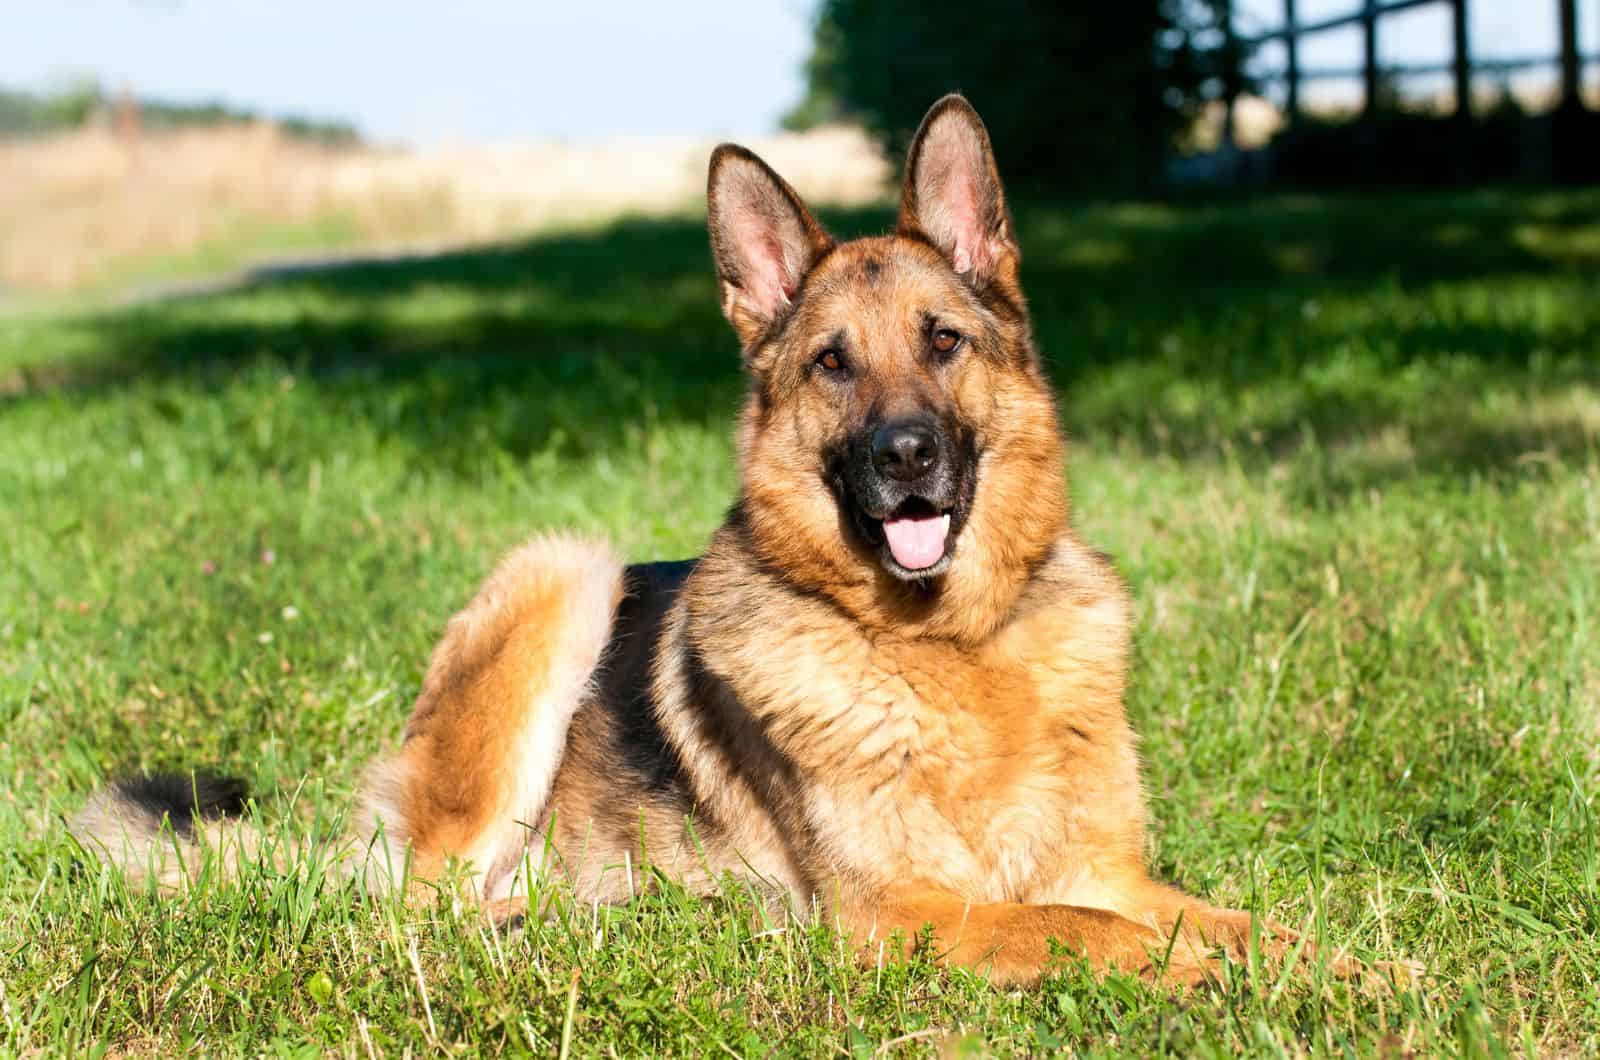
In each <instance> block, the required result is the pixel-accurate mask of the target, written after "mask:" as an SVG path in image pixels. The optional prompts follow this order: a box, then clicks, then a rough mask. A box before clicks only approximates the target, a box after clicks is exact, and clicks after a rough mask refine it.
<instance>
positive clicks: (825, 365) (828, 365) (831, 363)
mask: <svg viewBox="0 0 1600 1060" xmlns="http://www.w3.org/2000/svg"><path fill="white" fill-rule="evenodd" d="M817 367H818V368H821V369H822V370H823V371H825V372H842V371H844V358H843V357H842V356H840V354H839V351H838V350H836V349H834V348H833V347H832V346H829V347H828V348H827V349H825V350H823V351H822V352H821V353H819V354H817Z"/></svg>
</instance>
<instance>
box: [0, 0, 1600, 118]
mask: <svg viewBox="0 0 1600 1060" xmlns="http://www.w3.org/2000/svg"><path fill="white" fill-rule="evenodd" d="M1356 2H1357V0H1300V10H1301V12H1302V17H1303V18H1308V19H1309V18H1318V17H1322V16H1324V15H1327V14H1338V13H1341V12H1343V11H1346V10H1349V9H1351V8H1352V7H1354V6H1356ZM1236 3H1237V5H1238V10H1239V11H1240V17H1241V19H1242V20H1243V21H1244V23H1245V24H1246V26H1250V25H1258V26H1263V27H1265V26H1270V25H1272V24H1275V23H1276V21H1277V19H1278V17H1279V13H1280V12H1281V10H1282V0H1236ZM18 8H21V9H20V10H19V9H18ZM814 10H815V0H743V2H740V0H677V2H674V0H664V2H663V0H658V2H654V3H651V2H644V0H576V2H574V0H455V2H450V3H440V2H437V0H435V2H428V3H423V2H418V0H388V2H378V0H315V2H313V0H32V2H29V3H27V4H26V5H25V6H24V5H21V4H18V5H14V6H12V9H11V10H10V11H9V12H8V13H7V23H8V25H7V30H6V32H5V33H4V34H0V79H3V81H4V83H5V84H7V85H11V86H17V87H25V88H48V87H50V86H52V85H56V84H59V83H61V82H62V81H63V80H64V79H66V78H68V77H71V76H77V75H90V76H95V77H98V78H100V79H101V81H102V83H104V84H105V85H106V86H107V87H110V88H115V87H116V86H118V85H120V84H122V83H124V82H126V83H127V84H130V85H131V86H132V87H133V88H134V89H135V90H136V91H137V92H139V93H140V94H141V95H146V96H153V97H160V98H164V99H172V100H204V99H220V100H223V101H225V102H229V103H234V104H238V105H242V106H249V107H257V108H261V109H264V110H267V111H269V112H271V113H290V114H304V115H307V116H313V117H315V116H327V117H339V118H345V119H347V120H350V121H353V122H355V123H356V124H357V125H358V126H359V127H360V128H361V129H362V130H363V131H364V132H365V133H366V134H367V135H369V136H371V137H373V138H375V139H378V140H380V141H387V142H405V143H414V144H428V143H436V142H441V141H450V140H466V141H494V140H517V139H521V140H527V139H540V140H549V139H556V140H568V141H595V140H606V139H612V138H619V137H630V136H660V137H672V136H694V137H705V138H712V137H737V136H752V135H758V134H761V133H764V132H768V131H770V130H771V129H772V128H773V127H774V126H775V125H776V122H777V119H778V116H779V115H781V114H782V113H783V112H784V111H785V110H786V109H787V108H788V107H790V106H791V105H793V103H794V102H795V101H796V100H797V99H798V98H799V97H800V95H801V92H802V90H803V74H802V64H803V63H804V61H805V56H806V54H807V52H808V50H809V45H810V25H811V19H812V15H813V12H814ZM1472 10H1473V19H1472V22H1473V27H1472V28H1473V37H1474V39H1475V44H1476V45H1477V46H1478V48H1479V49H1480V50H1481V51H1482V52H1483V53H1484V54H1488V55H1506V54H1511V53H1521V52H1528V51H1535V52H1542V51H1553V50H1554V47H1555V5H1554V2H1553V0H1474V3H1473V8H1472ZM1579 18H1580V20H1581V22H1582V24H1583V36H1584V39H1585V43H1586V46H1587V47H1588V48H1589V49H1590V50H1595V49H1597V48H1600V33H1597V30H1600V25H1597V23H1600V2H1597V0H1582V2H1581V10H1580V15H1579ZM1447 27H1448V15H1447V13H1446V11H1445V9H1444V8H1443V7H1440V8H1438V9H1436V10H1421V11H1417V12H1413V13H1408V14H1404V15H1399V16H1395V18H1394V19H1393V20H1392V22H1389V23H1387V24H1386V27H1385V34H1384V38H1383V44H1382V47H1383V52H1384V55H1385V57H1386V58H1388V59H1390V60H1392V61H1405V60H1426V59H1432V58H1441V59H1442V58H1444V57H1445V56H1446V55H1448V53H1449V43H1448V37H1447V36H1446V31H1447ZM1358 49H1359V37H1358V36H1357V35H1356V34H1355V32H1354V31H1350V32H1348V33H1343V34H1339V35H1337V36H1329V37H1327V38H1325V39H1324V40H1322V41H1318V42H1315V43H1312V44H1309V45H1308V46H1307V47H1306V50H1305V59H1304V61H1305V62H1306V64H1307V65H1312V64H1317V65H1339V66H1347V65H1353V64H1354V63H1355V61H1356V57H1357V55H1358V54H1359V52H1358ZM1333 90H1334V91H1337V89H1333Z"/></svg>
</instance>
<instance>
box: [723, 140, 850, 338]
mask: <svg viewBox="0 0 1600 1060" xmlns="http://www.w3.org/2000/svg"><path fill="white" fill-rule="evenodd" d="M706 206H707V212H708V214H709V219H710V224H711V252H712V254H713V256H715V258H716V261H717V279H718V280H719V281H721V285H722V312H723V313H724V314H726V316H727V318H728V321H729V323H731V324H732V325H733V329H734V331H736V332H738V333H739V341H740V342H741V343H743V344H744V346H745V348H746V349H748V348H749V347H751V346H753V345H754V344H755V343H756V341H757V340H759V339H760V338H761V336H762V335H764V334H765V333H766V331H767V329H768V328H769V327H771V325H772V322H773V321H774V320H776V319H777V318H778V317H779V316H781V315H782V314H783V312H784V311H785V310H787V309H788V308H789V303H790V300H791V299H792V298H793V297H794V293H795V292H796V291H797V290H799V289H800V284H801V282H802V281H803V280H804V279H805V277H806V273H808V272H810V271H811V267H812V266H813V265H815V264H816V263H817V261H818V260H819V259H820V258H821V257H822V255H824V254H826V253H827V252H828V251H829V250H830V249H832V247H833V239H832V237H830V236H829V235H828V233H827V232H826V231H825V230H824V229H823V227H822V225H821V224H819V223H818V222H817V219H816V218H815V217H812V216H811V211H810V210H807V209H806V206H805V203H803V202H801V201H800V196H799V195H797V194H795V191H794V189H793V188H791V187H789V185H788V184H787V183H785V182H784V179H783V178H782V177H780V176H778V174H776V173H774V172H773V171H772V169H771V167H770V166H768V165H767V164H766V163H765V162H763V161H761V159H759V158H757V157H756V156H755V155H754V154H752V153H750V152H749V151H747V150H745V149H744V148H742V147H739V146H738V145H736V144H723V145H722V146H721V147H718V148H717V149H716V150H715V151H713V152H712V153H711V174H710V176H709V178H708V179H707V182H706Z"/></svg>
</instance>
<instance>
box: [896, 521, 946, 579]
mask: <svg viewBox="0 0 1600 1060" xmlns="http://www.w3.org/2000/svg"><path fill="white" fill-rule="evenodd" d="M949 533H950V517H949V516H948V515H931V516H928V517H926V518H922V519H885V520H884V522H883V536H884V537H886V538H888V539H889V551H890V552H891V553H893V554H894V561H895V562H896V563H898V564H900V566H902V567H904V568H906V569H907V570H922V569H924V568H926V567H931V566H933V565H934V564H935V563H938V562H939V560H940V559H942V558H943V557H944V539H945V537H946V535H948V534H949Z"/></svg>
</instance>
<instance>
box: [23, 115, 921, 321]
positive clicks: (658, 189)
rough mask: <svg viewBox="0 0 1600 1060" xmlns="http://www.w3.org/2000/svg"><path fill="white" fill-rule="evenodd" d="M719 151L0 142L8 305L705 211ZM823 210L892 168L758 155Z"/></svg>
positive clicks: (803, 141)
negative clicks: (304, 259)
mask: <svg viewBox="0 0 1600 1060" xmlns="http://www.w3.org/2000/svg"><path fill="white" fill-rule="evenodd" d="M711 146H712V145H711V144H709V143H699V142H692V141H651V142H626V143H617V144H610V145H597V146H584V147H573V146H562V145H553V144H547V145H530V144H517V145H504V146H476V147H467V146H460V147H441V148H436V149H431V150H425V151H406V150H395V149H378V148H367V147H332V146H324V145H320V144H315V143H311V142H307V141H304V140H301V139H297V138H295V137H292V136H289V135H287V134H285V133H284V132H282V131H281V130H280V129H279V128H278V127H276V126H274V125H271V124H266V123H262V124H257V125H234V126H218V127H214V128H208V129H196V130H184V131H174V132H164V133H149V132H147V133H145V134H143V135H140V136H136V137H127V136H119V135H118V134H117V133H116V132H115V131H114V130H112V129H107V128H90V129H84V130H81V131H76V132H72V133H67V134H63V135H58V136H51V137H46V138H41V139H30V140H16V141H11V142H9V143H6V142H3V141H0V297H3V296H5V295H10V296H11V297H13V298H15V297H17V296H19V295H21V296H30V295H31V296H37V295H62V294H72V293H80V292H84V291H95V290H105V289H108V288H115V287H118V286H122V285H126V284H128V283H130V282H134V281H138V280H145V279H149V278H152V277H154V278H170V277H173V276H183V275H195V274H206V273H213V272H216V271H219V270H226V269H230V268H234V267H237V266H239V265H241V264H243V263H245V262H247V261H250V260H253V259H255V258H257V257H263V256H273V255H284V254H300V255H304V254H311V253H317V252H323V251H330V250H347V249H349V248H351V247H361V248H363V249H385V250H393V249H396V248H410V247H416V246H418V245H423V246H428V247H439V246H441V245H458V244H466V243H473V242H483V241H488V240H504V239H509V238H515V237H519V236H526V235H530V234H533V233H537V232H540V231H545V230H548V229H550V228H552V227H562V228H571V227H575V226H582V225H587V224H594V223H597V222H603V221H606V220H611V219H615V218H617V217H620V216H625V215H629V214H663V213H676V212H680V211H686V210H692V209H698V207H699V200H700V198H701V196H702V194H703V191H704V185H705V164H706V157H707V155H708V154H709V153H710V149H711ZM752 146H753V147H755V149H756V150H758V151H760V152H761V153H762V155H764V156H765V157H767V158H768V159H770V160H771V161H772V162H773V163H774V164H775V165H776V166H778V168H779V169H780V170H782V171H783V172H784V173H786V174H788V175H789V176H790V178H791V179H792V180H795V181H797V182H798V183H800V184H802V185H804V186H805V187H806V188H808V189H812V194H813V196H814V197H815V198H817V199H819V200H821V201H823V202H827V203H831V204H834V205H840V206H860V205H865V204H867V203H871V202H874V201H876V200H877V199H879V198H880V197H881V196H882V195H883V193H884V189H885V184H886V180H887V178H888V174H889V168H888V166H887V164H886V163H885V162H884V160H883V158H882V157H881V156H880V154H879V153H878V151H877V150H876V148H875V147H874V146H873V145H872V144H871V143H870V141H868V139H867V138H866V137H865V136H864V135H862V134H861V133H860V132H858V131H856V130H854V129H844V128H834V129H820V130H817V131H814V132H810V133H803V134H787V135H780V136H774V137H770V138H767V139H765V140H762V141H759V142H756V143H753V144H752Z"/></svg>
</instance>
